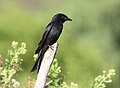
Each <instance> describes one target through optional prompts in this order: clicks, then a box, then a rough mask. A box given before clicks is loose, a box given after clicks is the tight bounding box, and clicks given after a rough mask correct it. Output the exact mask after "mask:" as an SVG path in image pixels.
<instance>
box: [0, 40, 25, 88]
mask: <svg viewBox="0 0 120 88" xmlns="http://www.w3.org/2000/svg"><path fill="white" fill-rule="evenodd" d="M11 46H12V48H13V49H12V50H8V55H7V58H6V59H5V62H4V63H5V64H4V65H3V66H2V67H0V85H1V86H3V88H4V87H5V88H14V86H15V85H19V83H18V82H17V81H16V80H15V79H13V76H14V75H15V74H16V73H17V72H18V71H21V70H22V68H21V67H20V65H21V63H22V61H23V59H21V58H20V55H22V54H25V53H26V51H27V50H26V44H25V43H21V46H18V42H15V41H13V42H12V45H11Z"/></svg>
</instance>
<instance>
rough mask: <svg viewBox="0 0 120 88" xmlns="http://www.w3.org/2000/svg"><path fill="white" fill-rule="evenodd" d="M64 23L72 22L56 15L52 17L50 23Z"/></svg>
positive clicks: (59, 14) (61, 15)
mask: <svg viewBox="0 0 120 88" xmlns="http://www.w3.org/2000/svg"><path fill="white" fill-rule="evenodd" d="M65 21H72V19H70V18H68V17H67V16H66V15H65V14H62V13H58V14H56V15H54V16H53V18H52V22H58V23H64V22H65Z"/></svg>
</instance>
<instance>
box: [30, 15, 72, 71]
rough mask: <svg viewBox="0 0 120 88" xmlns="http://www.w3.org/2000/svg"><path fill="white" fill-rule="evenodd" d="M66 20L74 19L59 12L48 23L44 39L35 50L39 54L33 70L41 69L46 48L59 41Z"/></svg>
mask: <svg viewBox="0 0 120 88" xmlns="http://www.w3.org/2000/svg"><path fill="white" fill-rule="evenodd" d="M65 21H72V20H71V19H70V18H68V17H67V16H66V15H65V14H61V13H59V14H56V15H55V16H53V18H52V20H51V22H50V23H49V24H48V25H47V27H46V28H45V31H44V34H43V36H42V40H41V41H40V42H39V44H38V48H37V50H36V51H35V54H38V59H37V60H36V62H35V64H34V66H33V68H32V70H31V72H33V71H35V70H37V71H39V69H40V65H41V62H42V59H43V56H44V54H45V52H46V50H47V49H48V48H49V46H51V45H53V44H54V43H55V42H57V40H58V38H59V36H60V34H61V32H62V29H63V23H64V22H65Z"/></svg>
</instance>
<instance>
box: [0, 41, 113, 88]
mask: <svg viewBox="0 0 120 88" xmlns="http://www.w3.org/2000/svg"><path fill="white" fill-rule="evenodd" d="M11 46H12V48H13V49H12V50H8V57H7V58H6V59H5V64H4V65H3V62H2V57H1V56H0V88H20V83H19V82H18V81H16V79H13V76H14V75H15V74H16V73H17V72H18V71H21V69H22V68H21V67H20V65H21V63H22V61H23V59H21V58H20V55H21V54H25V53H26V51H27V50H26V44H25V43H21V46H18V42H15V41H13V42H12V45H11ZM36 57H37V55H34V58H36ZM112 75H115V70H114V69H110V70H109V72H108V73H106V71H103V75H99V76H97V77H96V78H95V80H94V84H93V86H92V87H91V88H105V87H106V83H111V82H112V79H111V76H112ZM65 76H66V74H62V72H61V67H60V66H59V65H58V61H57V59H54V61H53V64H52V66H51V69H50V71H49V73H48V78H47V84H46V87H47V88H78V84H75V83H74V82H71V84H70V85H68V84H67V83H66V82H64V78H65ZM34 84H35V80H34V79H31V78H30V77H28V79H27V84H26V88H33V87H34Z"/></svg>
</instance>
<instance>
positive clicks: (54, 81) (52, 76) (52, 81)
mask: <svg viewBox="0 0 120 88" xmlns="http://www.w3.org/2000/svg"><path fill="white" fill-rule="evenodd" d="M65 75H66V74H62V73H61V67H60V66H59V65H58V62H57V59H54V61H53V64H52V66H51V69H50V71H49V73H48V79H47V81H48V83H47V86H48V87H50V88H51V87H58V86H60V85H61V84H62V83H63V80H64V77H65Z"/></svg>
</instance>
